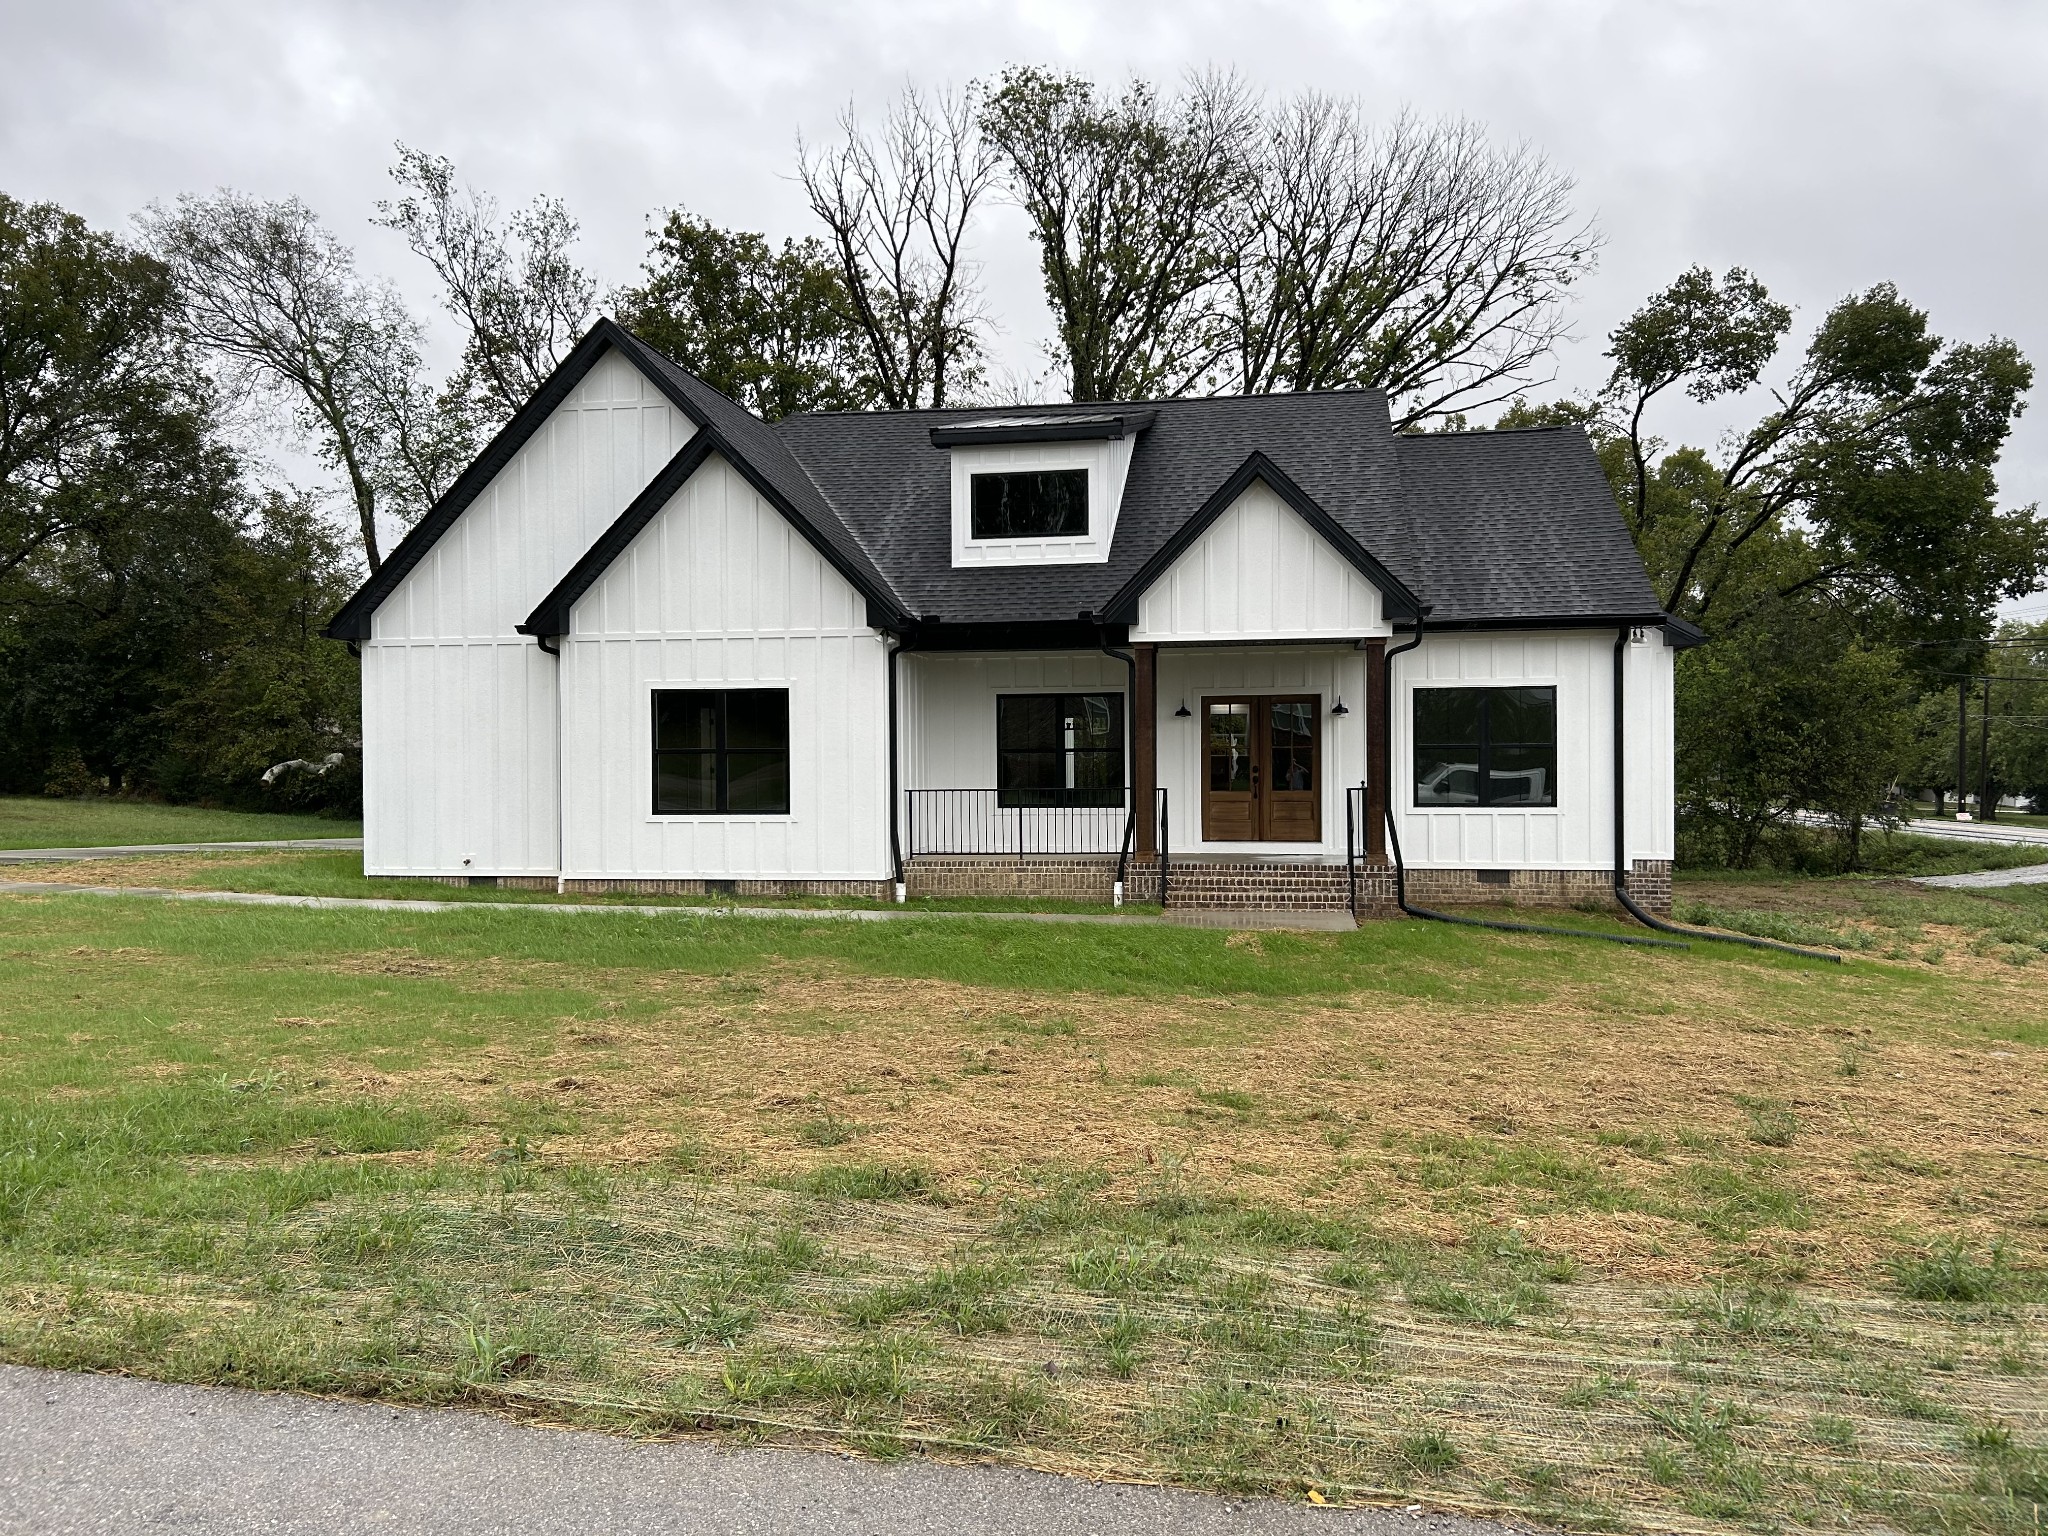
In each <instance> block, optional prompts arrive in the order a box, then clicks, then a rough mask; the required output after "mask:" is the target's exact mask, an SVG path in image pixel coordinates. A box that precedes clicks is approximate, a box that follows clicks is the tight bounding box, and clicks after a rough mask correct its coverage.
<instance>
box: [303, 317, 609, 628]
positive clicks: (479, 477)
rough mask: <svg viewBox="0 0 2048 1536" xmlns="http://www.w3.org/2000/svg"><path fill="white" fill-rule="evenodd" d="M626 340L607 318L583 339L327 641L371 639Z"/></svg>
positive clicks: (361, 592)
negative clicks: (381, 612)
mask: <svg viewBox="0 0 2048 1536" xmlns="http://www.w3.org/2000/svg"><path fill="white" fill-rule="evenodd" d="M623 334H624V332H623V331H620V330H619V327H618V326H617V325H616V324H614V323H613V322H612V321H610V320H607V319H604V318H602V317H600V318H599V320H598V322H597V323H596V324H595V325H593V326H592V327H591V328H590V329H589V330H588V331H586V332H585V333H584V336H583V339H582V340H581V341H579V342H577V343H576V345H575V346H574V347H572V348H571V349H570V351H569V355H568V356H567V357H565V358H563V359H562V361H561V364H560V365H559V366H558V367H557V368H556V369H555V371H554V372H553V373H551V374H549V375H548V376H547V378H546V380H545V381H543V382H542V384H541V386H540V388H539V389H537V390H535V391H534V393H533V398H532V399H530V400H528V401H527V402H526V404H525V405H523V406H521V407H520V408H519V409H518V411H516V412H515V413H514V414H513V417H512V419H511V420H510V421H508V422H506V423H505V425H504V426H503V427H501V428H500V429H499V430H498V435H497V436H496V437H494V438H492V439H491V440H490V442H489V443H487V444H485V445H484V451H483V452H482V453H480V454H478V455H477V457H476V460H475V462H474V463H472V464H471V465H470V466H469V468H467V469H465V470H464V471H463V472H462V473H461V474H460V475H459V476H457V477H456V481H455V483H454V484H453V485H451V486H450V487H448V491H447V494H446V495H444V496H442V498H441V499H440V500H439V501H437V502H435V503H434V504H433V506H432V507H430V508H428V509H427V515H426V516H425V517H422V518H421V519H420V520H419V521H418V522H417V523H415V524H414V525H413V527H412V531H411V532H409V533H408V534H406V536H405V537H404V538H403V539H400V540H399V541H398V547H397V548H396V549H394V550H392V551H391V553H390V554H389V555H388V556H386V557H385V560H384V563H383V564H382V565H381V566H379V567H378V569H377V574H376V575H374V576H372V577H371V578H370V579H369V580H368V581H366V582H364V583H363V584H362V586H361V587H359V588H358V589H357V590H356V593H355V595H354V596H353V597H351V598H350V599H349V600H348V601H347V602H345V603H343V604H342V605H341V607H340V609H339V610H338V611H337V612H336V613H335V615H334V617H333V618H331V619H329V620H328V621H327V628H326V629H325V630H323V631H322V633H323V634H325V635H326V636H327V638H328V639H330V640H367V639H369V638H370V615H371V614H373V613H375V612H376V611H377V606H378V605H379V604H380V603H382V602H383V601H384V599H385V598H387V597H389V596H390V595H391V592H392V590H393V589H394V588H395V587H396V586H397V585H398V584H399V582H400V581H402V580H404V579H405V577H406V575H407V573H409V572H410V571H411V570H412V568H413V567H414V566H416V565H418V564H419V563H420V561H421V560H422V559H424V558H425V557H426V553H427V551H428V550H430V549H432V548H433V547H434V545H435V543H436V542H437V541H438V540H439V539H440V537H441V535H442V534H444V533H446V532H447V531H448V530H449V529H450V528H451V527H453V526H454V524H455V519H456V518H458V517H460V516H461V515H462V514H463V512H464V511H466V510H467V509H468V507H469V504H470V503H471V502H473V501H475V500H476V499H477V497H479V496H481V495H482V494H483V491H484V487H485V486H487V485H489V484H490V483H491V481H492V480H494V479H495V478H497V475H498V472H499V471H500V470H502V469H503V468H504V467H505V466H506V464H508V463H510V462H511V459H512V456H513V455H514V454H515V453H517V452H518V451H519V450H520V449H521V448H524V447H525V446H526V443H527V439H529V438H531V437H532V436H533V434H534V433H536V432H538V431H539V430H540V427H541V423H543V422H544V421H546V420H547V419H548V417H550V416H552V415H553V414H554V412H555V408H556V407H557V406H559V405H560V404H561V403H562V402H563V401H564V400H566V399H567V398H568V397H569V392H570V391H571V390H573V389H575V387H576V386H577V385H578V384H581V383H582V382H583V379H584V376H585V375H587V374H588V373H589V372H590V370H591V369H592V368H594V367H596V366H597V360H598V359H599V358H600V357H602V356H604V353H605V349H606V348H607V347H614V346H617V345H618V342H617V337H618V336H620V335H623ZM621 350H624V349H623V348H622V349H621ZM642 371H643V372H645V371H646V370H645V369H642Z"/></svg>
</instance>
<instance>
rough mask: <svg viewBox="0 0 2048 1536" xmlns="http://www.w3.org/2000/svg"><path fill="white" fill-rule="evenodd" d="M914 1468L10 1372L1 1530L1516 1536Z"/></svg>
mask: <svg viewBox="0 0 2048 1536" xmlns="http://www.w3.org/2000/svg"><path fill="white" fill-rule="evenodd" d="M1508 1529H1510V1528H1509V1527H1506V1526H1501V1525H1495V1524H1491V1523H1488V1522H1484V1521H1476V1520H1467V1519H1461V1518H1457V1517H1453V1516H1439V1515H1425V1514H1422V1513H1420V1512H1419V1511H1416V1512H1413V1513H1410V1512H1407V1511H1402V1510H1318V1509H1311V1508H1307V1507H1305V1506H1302V1505H1296V1504H1282V1503H1278V1502H1270V1501H1248V1500H1241V1499H1222V1498H1214V1497H1207V1496H1204V1495H1200V1494H1192V1493H1180V1492H1172V1491H1168V1490H1165V1489H1158V1488H1125V1487H1118V1486H1115V1485H1110V1484H1100V1483H1088V1482H1080V1481H1076V1480H1072V1479H1067V1478H1057V1477H1046V1476H1042V1475H1040V1474H1036V1473H1030V1472H1011V1471H1004V1470H1000V1469H996V1468H989V1467H948V1466H940V1465H937V1464H935V1463H931V1462H926V1461H922V1460H918V1459H912V1460H909V1461H903V1462H896V1463H883V1462H873V1461H862V1460H856V1459H851V1458H845V1457H840V1456H835V1455H832V1454H830V1453H826V1452H816V1451H783V1450H763V1449H751V1450H739V1449H732V1448H728V1447H724V1446H720V1445H716V1444H712V1443H709V1442H703V1441H683V1442H668V1443H650V1442H642V1441H634V1440H623V1439H618V1438H615V1437H613V1436H609V1435H600V1434H594V1433H585V1432H579V1431H573V1430H551V1429H534V1428H531V1427H528V1426H524V1425H518V1424H509V1423H505V1422H503V1421H501V1420H498V1419H493V1418H489V1417H486V1416H484V1415H482V1414H473V1413H463V1412H459V1411H453V1410H447V1409H418V1408H388V1407H379V1406H377V1405H376V1404H373V1403H360V1402H346V1403H337V1402H327V1401H323V1400H320V1399H315V1398H299V1397H287V1396H281V1395H275V1394H271V1393H263V1392H236V1391H227V1390H223V1389H220V1388H207V1387H173V1386H164V1385H161V1384H159V1383H155V1382H146V1381H130V1380H127V1379H125V1378H122V1377H115V1376H73V1375H63V1374H59V1373H56V1372H52V1371H32V1370H24V1369H21V1368H20V1367H17V1366H0V1532H5V1533H7V1536H16V1533H19V1536H28V1533H31V1532H33V1533H35V1536H85V1533H99V1532H108V1533H112V1532H131V1531H174V1532H181V1533H187V1536H258V1533H261V1536H333V1533H337V1532H356V1531H366V1532H375V1533H379V1536H429V1533H432V1536H464V1533H478V1536H482V1533H489V1536H643V1533H647V1536H652V1533H656V1532H659V1533H662V1536H771V1533H773V1536H813V1533H823V1532H833V1533H839V1532H846V1533H858V1536H870V1533H873V1536H883V1533H886V1536H997V1533H1001V1536H1125V1533H1129V1536H1393V1533H1401V1536H1425V1533H1427V1536H1502V1533H1503V1532H1505V1531H1507V1530H1508Z"/></svg>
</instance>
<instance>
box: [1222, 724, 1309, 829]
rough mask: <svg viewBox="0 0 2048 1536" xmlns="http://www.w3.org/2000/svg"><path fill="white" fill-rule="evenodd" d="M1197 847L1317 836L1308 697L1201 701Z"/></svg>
mask: <svg viewBox="0 0 2048 1536" xmlns="http://www.w3.org/2000/svg"><path fill="white" fill-rule="evenodd" d="M1202 729H1203V732H1204V735H1203V758H1204V760H1203V764H1202V841H1203V842H1205V843H1315V842H1321V841H1322V836H1323V794H1322V771H1323V765H1322V706H1321V702H1320V701H1319V700H1318V699H1317V698H1316V697H1315V696H1314V695H1313V694H1288V693H1282V694H1247V695H1238V696H1233V697H1225V698H1213V697H1211V698H1204V699H1203V700H1202Z"/></svg>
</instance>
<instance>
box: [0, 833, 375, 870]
mask: <svg viewBox="0 0 2048 1536" xmlns="http://www.w3.org/2000/svg"><path fill="white" fill-rule="evenodd" d="M362 847H363V840H362V839H361V838H360V837H295V838H270V839H265V840H263V841H261V842H254V843H122V844H119V845H117V846H114V847H108V848H0V864H50V863H59V862H61V863H77V862H79V861H80V860H83V859H125V858H130V857H132V856H134V855H135V854H139V853H233V852H235V851H236V850H237V849H247V848H332V849H336V850H339V851H341V852H344V853H347V852H351V851H353V852H357V853H360V852H361V851H362Z"/></svg>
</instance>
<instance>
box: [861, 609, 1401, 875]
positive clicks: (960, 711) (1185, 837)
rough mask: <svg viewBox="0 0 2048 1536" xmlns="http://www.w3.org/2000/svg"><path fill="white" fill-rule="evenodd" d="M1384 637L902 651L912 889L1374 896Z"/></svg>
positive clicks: (904, 794)
mask: <svg viewBox="0 0 2048 1536" xmlns="http://www.w3.org/2000/svg"><path fill="white" fill-rule="evenodd" d="M1385 646H1386V641H1385V639H1384V638H1383V637H1379V636H1359V637H1352V638H1346V639H1341V640H1316V641H1285V642H1273V643H1245V642H1242V641H1236V642H1231V643H1200V642H1183V643H1136V644H1130V645H1118V644H1110V645H1108V646H1104V647H1100V648H1098V649H1094V650H1082V649H1059V650H1043V651H1023V650H1011V651H998V650H987V651H923V650H915V649H913V650H910V651H907V652H906V653H904V654H903V655H902V656H901V657H900V658H899V666H900V668H901V674H900V680H899V687H900V703H899V709H900V729H901V743H902V748H901V763H900V773H901V795H900V806H899V815H900V826H899V829H898V836H899V839H900V843H901V852H902V859H903V869H904V880H905V884H906V886H907V887H908V892H909V894H911V895H913V896H965V895H1014V896H1018V897H1023V898H1036V899H1053V900H1067V901H1084V902H1098V903H1110V902H1119V901H1126V900H1127V901H1133V902H1146V903H1152V902H1158V903H1161V904H1163V905H1166V906H1169V907H1177V908H1230V907H1238V908H1269V909H1298V910H1323V911H1343V910H1350V911H1358V910H1361V908H1362V907H1365V906H1370V905H1374V904H1377V901H1378V899H1379V895H1380V888H1381V886H1383V885H1384V884H1385V883H1386V882H1385V881H1384V880H1383V879H1379V878H1376V876H1377V875H1378V872H1379V871H1381V870H1383V869H1384V868H1385V816H1384V806H1383V804H1382V800H1381V796H1382V794H1383V793H1384V786H1385V785H1386V784H1387V783H1388V782H1390V774H1389V771H1388V761H1387V742H1386V740H1385V738H1384V734H1383V732H1382V729H1381V722H1382V721H1383V720H1384V718H1385V715H1384V709H1383V699H1382V694H1381V690H1382V687H1383V684H1384V678H1385V667H1384V665H1383V657H1384V650H1385Z"/></svg>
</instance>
